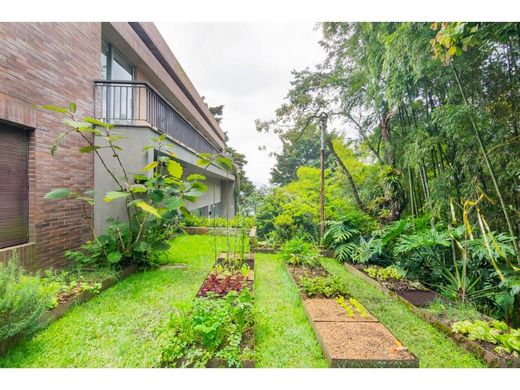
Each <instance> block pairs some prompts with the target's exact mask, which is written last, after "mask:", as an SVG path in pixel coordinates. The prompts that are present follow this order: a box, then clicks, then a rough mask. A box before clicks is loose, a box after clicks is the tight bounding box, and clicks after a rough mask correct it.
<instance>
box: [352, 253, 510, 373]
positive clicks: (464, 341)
mask: <svg viewBox="0 0 520 390" xmlns="http://www.w3.org/2000/svg"><path fill="white" fill-rule="evenodd" d="M345 268H346V269H347V270H348V271H349V272H350V273H352V274H353V275H356V276H359V277H360V278H362V279H364V280H365V281H366V282H368V283H370V284H371V285H373V286H374V287H376V288H377V289H378V290H380V291H382V292H384V293H385V294H387V295H390V296H393V297H394V298H396V299H398V300H399V301H401V302H402V303H404V304H405V305H406V306H407V307H408V308H409V309H410V310H411V311H412V312H413V313H414V314H416V315H417V316H418V317H420V318H422V319H423V320H425V321H427V322H429V323H430V324H431V325H433V326H434V327H435V328H436V329H438V330H440V331H441V332H443V333H444V334H446V335H447V336H449V337H450V338H452V339H453V340H454V341H455V342H456V343H458V344H459V345H461V346H462V347H463V348H464V349H465V350H467V351H468V352H470V353H472V354H474V355H475V356H477V357H479V358H481V359H482V360H484V362H485V363H486V365H487V366H488V367H502V368H507V367H515V368H520V359H519V358H517V357H515V356H513V355H510V354H503V355H500V354H498V353H497V352H495V351H494V347H495V345H493V344H490V343H485V342H480V341H476V340H470V339H469V338H468V337H466V336H465V335H463V334H460V333H455V332H453V330H452V329H451V325H452V323H453V322H454V321H449V320H447V319H446V318H443V316H442V315H436V314H433V313H431V312H429V311H428V310H427V309H425V307H426V306H427V305H428V304H429V303H432V302H434V301H435V300H441V301H446V298H444V297H442V296H440V295H439V294H437V293H436V292H434V291H431V290H428V291H429V292H431V293H432V294H430V295H429V296H430V297H431V296H435V298H434V299H431V300H428V301H427V300H426V299H423V300H418V299H417V297H414V299H410V295H408V296H407V295H405V294H403V291H406V290H401V291H399V290H397V291H394V290H392V289H390V288H389V287H388V286H386V285H385V284H383V283H380V282H379V281H377V280H376V279H374V278H371V277H370V276H369V275H367V274H366V273H365V272H363V271H362V270H360V268H358V267H355V266H353V265H351V264H347V263H345ZM483 317H484V318H485V316H483ZM487 320H488V321H490V322H491V321H492V319H491V318H487Z"/></svg>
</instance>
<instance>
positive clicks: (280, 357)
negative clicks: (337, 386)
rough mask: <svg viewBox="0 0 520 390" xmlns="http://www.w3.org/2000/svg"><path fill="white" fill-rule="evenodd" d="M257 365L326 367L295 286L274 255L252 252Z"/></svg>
mask: <svg viewBox="0 0 520 390" xmlns="http://www.w3.org/2000/svg"><path fill="white" fill-rule="evenodd" d="M255 299H256V310H257V315H256V324H255V326H256V348H255V350H256V361H255V364H256V366H257V367H326V366H327V363H326V361H325V359H324V358H323V354H322V352H321V348H320V346H319V344H318V341H317V340H316V338H315V337H314V333H313V331H312V328H311V326H310V324H309V322H308V320H307V317H306V316H305V313H304V311H303V307H302V304H301V300H300V295H299V293H298V289H297V288H296V286H295V285H294V283H292V281H291V279H290V277H289V274H288V273H287V271H286V270H285V266H284V265H283V264H282V262H280V261H279V260H278V259H277V258H276V256H275V255H267V254H260V253H257V254H255Z"/></svg>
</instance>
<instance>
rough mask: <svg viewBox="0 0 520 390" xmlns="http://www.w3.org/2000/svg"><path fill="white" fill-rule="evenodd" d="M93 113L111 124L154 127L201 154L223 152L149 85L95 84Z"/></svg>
mask: <svg viewBox="0 0 520 390" xmlns="http://www.w3.org/2000/svg"><path fill="white" fill-rule="evenodd" d="M94 112H95V113H96V116H97V117H98V118H99V119H100V120H102V121H104V122H108V123H115V124H118V125H127V126H152V127H154V128H155V129H157V130H158V131H160V132H162V133H166V134H168V135H170V136H171V137H173V138H174V139H176V140H178V141H180V142H182V143H183V144H184V145H186V146H188V147H190V148H191V149H193V150H195V151H196V152H199V153H218V152H221V151H222V148H220V147H218V146H216V145H214V144H213V143H212V142H210V141H209V140H208V139H207V138H206V137H204V136H203V135H202V134H201V133H200V132H199V131H198V130H197V129H195V127H193V126H192V125H191V124H190V123H189V122H188V121H187V120H186V119H184V118H183V117H182V116H181V115H180V114H179V112H178V111H177V110H176V109H175V108H174V106H173V105H172V104H171V103H170V102H168V101H167V100H166V99H165V98H163V97H162V96H161V95H160V94H159V93H158V92H157V91H156V90H155V89H153V88H152V87H151V86H150V85H149V84H148V83H146V82H141V81H108V80H103V81H95V82H94Z"/></svg>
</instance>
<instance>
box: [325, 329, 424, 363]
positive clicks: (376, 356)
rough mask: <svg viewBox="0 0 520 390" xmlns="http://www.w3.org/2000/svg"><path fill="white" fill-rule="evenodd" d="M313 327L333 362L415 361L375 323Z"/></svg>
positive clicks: (395, 340)
mask: <svg viewBox="0 0 520 390" xmlns="http://www.w3.org/2000/svg"><path fill="white" fill-rule="evenodd" d="M315 326H316V329H317V330H318V333H319V334H320V336H321V339H322V342H323V345H324V346H325V348H326V349H327V350H328V352H329V354H330V356H331V358H332V359H344V360H377V361H385V360H415V357H414V356H413V355H412V354H410V353H409V352H408V350H407V349H406V348H405V347H403V346H402V344H401V343H400V342H399V341H398V340H397V339H396V338H395V337H394V336H393V335H392V333H390V331H389V330H388V329H386V328H385V327H384V326H383V325H382V324H380V323H378V322H316V323H315Z"/></svg>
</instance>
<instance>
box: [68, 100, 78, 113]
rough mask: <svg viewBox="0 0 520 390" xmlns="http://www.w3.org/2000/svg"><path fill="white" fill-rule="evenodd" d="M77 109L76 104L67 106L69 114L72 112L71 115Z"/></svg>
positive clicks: (71, 103) (72, 103)
mask: <svg viewBox="0 0 520 390" xmlns="http://www.w3.org/2000/svg"><path fill="white" fill-rule="evenodd" d="M77 108H78V107H77V106H76V103H74V102H70V104H69V111H70V112H72V113H74V112H76V109H77Z"/></svg>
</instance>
